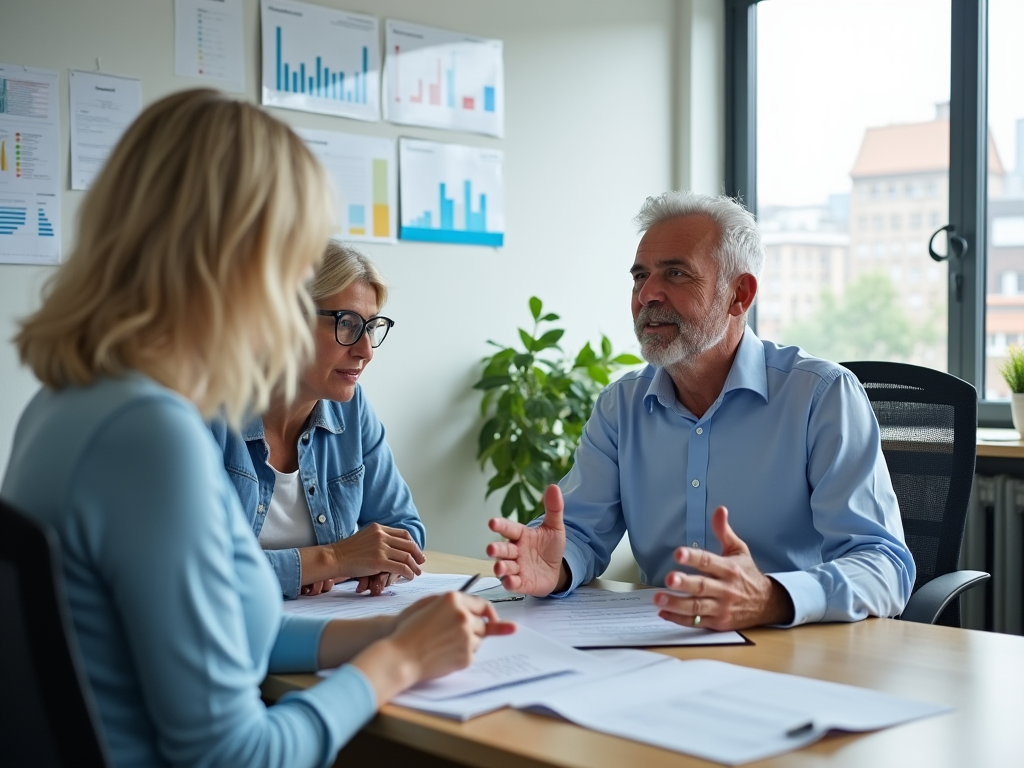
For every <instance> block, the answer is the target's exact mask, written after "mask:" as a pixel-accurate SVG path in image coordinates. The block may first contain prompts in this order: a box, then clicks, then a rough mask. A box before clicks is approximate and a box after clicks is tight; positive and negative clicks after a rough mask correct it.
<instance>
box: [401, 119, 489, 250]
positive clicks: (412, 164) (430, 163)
mask: <svg viewBox="0 0 1024 768" xmlns="http://www.w3.org/2000/svg"><path fill="white" fill-rule="evenodd" d="M398 151H399V161H400V163H401V167H402V177H401V205H402V225H401V228H400V229H399V238H400V239H402V240H420V241H425V242H432V243H458V244H460V245H490V246H501V245H504V242H505V210H504V184H503V181H502V163H503V161H504V156H503V153H502V152H501V151H500V150H496V149H483V148H480V147H466V146H462V145H459V144H438V143H436V142H432V141H420V140H417V139H400V140H399V150H398Z"/></svg>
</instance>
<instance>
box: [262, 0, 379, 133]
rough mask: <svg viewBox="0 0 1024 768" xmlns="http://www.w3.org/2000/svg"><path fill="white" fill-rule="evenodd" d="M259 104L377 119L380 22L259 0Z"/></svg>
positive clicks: (292, 1) (288, 0) (290, 1)
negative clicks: (261, 58) (260, 66)
mask: <svg viewBox="0 0 1024 768" xmlns="http://www.w3.org/2000/svg"><path fill="white" fill-rule="evenodd" d="M260 10H261V14H260V24H261V27H262V39H263V45H262V48H263V67H262V70H263V72H262V77H263V87H262V100H263V104H266V105H269V106H274V107H284V108H286V109H298V110H302V111H305V112H319V113H322V114H325V115H337V116H339V117H352V118H356V119H357V120H380V95H379V94H380V41H379V36H380V23H379V22H378V20H377V18H376V17H374V16H366V15H364V14H361V13H350V12H348V11H339V10H334V9H333V8H324V7H323V6H319V5H311V4H309V3H300V2H297V0H262V2H261V6H260Z"/></svg>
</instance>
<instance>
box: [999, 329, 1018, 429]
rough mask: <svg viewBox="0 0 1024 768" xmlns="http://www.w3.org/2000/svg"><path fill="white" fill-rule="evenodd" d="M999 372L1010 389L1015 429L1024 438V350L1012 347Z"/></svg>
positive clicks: (1011, 413)
mask: <svg viewBox="0 0 1024 768" xmlns="http://www.w3.org/2000/svg"><path fill="white" fill-rule="evenodd" d="M999 372H1000V373H1001V374H1003V379H1004V380H1005V381H1006V383H1007V385H1008V386H1009V387H1010V392H1011V393H1012V394H1011V395H1010V415H1011V416H1012V417H1013V428H1014V429H1016V430H1017V431H1018V432H1020V434H1021V436H1022V437H1024V349H1021V348H1020V347H1010V350H1009V357H1008V358H1007V359H1006V362H1005V363H1003V364H1002V365H1000V366H999Z"/></svg>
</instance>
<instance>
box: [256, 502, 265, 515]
mask: <svg viewBox="0 0 1024 768" xmlns="http://www.w3.org/2000/svg"><path fill="white" fill-rule="evenodd" d="M264 509H266V507H264V506H263V505H262V504H260V505H259V506H258V507H256V511H257V512H259V513H260V514H261V515H262V514H263V510H264Z"/></svg>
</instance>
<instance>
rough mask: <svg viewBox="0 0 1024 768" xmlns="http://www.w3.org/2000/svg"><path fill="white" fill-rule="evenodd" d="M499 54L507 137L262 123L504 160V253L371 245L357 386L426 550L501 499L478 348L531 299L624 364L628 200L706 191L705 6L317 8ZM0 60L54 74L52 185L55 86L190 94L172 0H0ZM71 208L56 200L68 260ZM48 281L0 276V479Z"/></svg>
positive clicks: (718, 35) (29, 273)
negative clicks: (21, 334) (482, 463)
mask: <svg viewBox="0 0 1024 768" xmlns="http://www.w3.org/2000/svg"><path fill="white" fill-rule="evenodd" d="M320 2H321V4H324V5H331V6H335V7H340V8H345V9H348V10H357V11H364V12H367V13H372V14H375V15H377V16H379V17H381V18H387V17H391V18H398V19H403V20H407V21H414V22H420V23H425V24H432V25H435V26H439V27H446V28H451V29H456V30H460V31H465V32H470V33H473V34H478V35H483V36H490V37H497V38H501V39H502V40H504V41H505V71H506V75H505V77H506V80H505V85H506V121H507V122H506V136H505V138H504V139H491V138H486V137H479V136H471V135H468V134H460V133H453V132H444V131H434V130H428V129H417V128H408V127H399V126H395V125H390V124H388V123H362V122H359V121H353V120H345V119H342V118H334V117H327V116H321V115H313V114H306V113H302V112H293V111H286V110H274V112H275V114H276V115H278V116H279V117H280V118H281V119H283V120H285V121H287V122H289V123H291V124H293V125H297V126H305V127H310V128H320V129H328V130H341V131H349V132H354V133H369V134H373V135H382V136H399V135H401V136H416V137H421V138H431V139H436V140H441V141H450V142H460V143H465V144H474V145H479V146H490V147H497V148H501V149H503V150H504V151H505V175H506V190H505V199H506V221H507V225H506V230H507V231H506V238H505V241H506V245H505V247H504V248H501V249H491V248H481V247H466V246H450V245H435V244H411V243H402V244H399V245H395V246H370V247H367V248H366V251H367V252H368V253H369V254H370V255H371V256H372V257H373V258H374V259H375V260H376V261H377V263H378V265H379V266H380V267H381V269H382V271H383V272H384V274H385V276H386V277H387V278H388V279H389V281H390V283H391V285H392V289H393V290H392V298H391V301H390V303H389V305H388V308H387V313H388V315H389V316H391V317H393V318H394V319H395V320H396V321H397V325H396V327H395V329H394V331H392V333H391V335H389V336H388V341H387V343H386V344H385V345H384V346H383V347H381V348H380V350H379V351H378V353H377V356H376V357H375V358H374V360H373V363H372V365H371V366H370V367H369V369H368V370H367V373H366V374H365V375H364V387H365V389H366V391H367V393H368V394H369V396H370V398H371V400H372V402H373V404H374V406H375V407H376V409H377V411H378V413H379V414H380V416H381V418H382V420H383V421H384V424H385V426H386V427H387V429H388V436H389V442H390V443H391V446H392V448H393V450H394V452H395V455H396V457H397V460H398V464H399V467H400V469H401V470H402V473H403V474H404V476H405V478H406V480H407V481H408V482H409V484H410V486H411V487H412V490H413V494H414V497H415V499H416V502H417V504H418V506H419V508H420V512H421V514H422V515H423V517H424V520H425V521H426V524H427V531H428V547H430V548H433V549H440V550H444V551H448V552H454V553H459V554H467V555H478V556H479V555H480V554H481V553H482V548H483V546H484V544H485V543H486V542H487V541H489V540H490V538H491V536H490V534H489V532H488V531H487V529H486V526H485V521H486V520H487V518H488V517H491V516H493V515H495V514H497V513H498V502H499V500H500V498H499V497H500V495H501V494H500V492H499V493H498V494H496V495H495V496H493V497H492V498H491V499H490V500H489V501H488V502H487V503H485V502H484V491H485V487H486V476H485V475H484V474H483V473H481V472H480V470H479V468H478V465H477V464H476V461H475V458H474V456H475V446H476V435H477V431H478V430H479V428H480V425H481V420H480V418H479V408H478V404H479V396H478V394H477V393H476V392H475V391H474V390H472V389H471V385H472V383H473V382H474V381H475V380H476V379H477V378H478V375H479V370H480V369H479V360H480V358H481V357H482V356H483V355H485V354H487V353H488V349H489V348H488V346H487V345H486V340H487V339H494V340H496V341H499V342H503V343H512V342H513V341H515V340H516V338H517V335H516V331H515V329H516V327H517V326H518V325H524V324H526V323H527V322H528V320H529V314H528V310H527V304H526V302H527V299H528V298H529V297H530V296H531V295H537V296H540V297H541V299H542V300H543V301H544V302H545V305H546V306H547V308H548V309H549V310H551V311H555V312H558V313H559V314H560V315H561V316H562V318H563V322H564V327H566V328H567V329H568V330H567V333H566V336H565V339H564V345H565V346H566V348H567V349H571V350H572V351H575V350H577V349H578V348H579V347H580V346H581V345H582V344H583V342H584V341H586V340H597V339H598V338H599V336H600V334H601V333H605V334H607V335H608V336H609V337H610V338H611V339H612V341H613V343H614V345H615V347H616V348H617V349H623V350H625V349H632V350H635V348H636V344H635V339H634V338H633V336H632V331H631V327H632V326H631V320H630V315H629V279H628V274H627V271H628V269H629V266H630V264H631V263H632V256H633V251H634V250H635V247H636V242H637V238H636V235H635V233H634V230H633V226H632V225H631V223H630V221H631V218H632V216H633V215H634V214H635V213H636V210H637V209H638V207H639V205H640V203H641V202H642V201H643V199H644V197H646V196H647V195H649V194H655V193H658V192H660V191H663V190H665V189H667V188H669V187H672V186H675V185H679V184H687V185H692V186H693V187H694V188H696V189H701V190H702V191H711V192H714V191H717V190H718V189H719V188H720V187H721V183H722V182H721V179H722V139H721V137H722V135H723V132H722V125H723V122H724V121H723V118H722V95H721V91H722V89H721V82H722V75H721V72H722V56H721V49H722V42H721V41H722V38H723V22H722V10H721V0H644V1H643V2H635V0H557V2H556V1H554V0H517V1H516V2H497V1H496V0H320ZM3 5H4V9H3V17H4V18H3V24H2V25H0V61H2V62H3V63H6V64H25V65H29V66H36V67H46V68H49V69H56V70H58V71H59V72H60V89H61V90H60V93H61V95H60V106H61V110H62V115H61V118H62V126H63V142H64V145H63V159H62V162H63V175H64V178H65V187H67V186H68V184H67V180H68V177H69V172H68V156H69V149H68V146H67V142H68V116H67V106H68V101H67V99H68V97H67V84H68V69H69V68H75V69H94V68H95V65H96V62H97V58H99V60H100V62H101V64H102V69H103V71H105V72H109V73H111V74H119V75H127V76H134V77H140V78H141V79H142V93H143V100H144V103H149V102H152V101H154V100H155V99H157V98H159V97H160V96H162V95H164V94H166V93H168V92H170V91H174V90H178V89H181V88H185V87H189V86H191V85H194V84H197V83H196V82H195V81H191V80H188V79H185V78H179V77H176V76H175V75H174V59H173V45H174V40H173V2H172V0H76V1H75V2H67V0H4V4H3ZM258 17H259V9H258V2H257V0H245V40H246V46H247V69H246V77H247V81H248V82H247V90H246V93H245V94H244V96H245V97H246V98H249V99H251V100H253V101H257V100H258V98H257V84H258V75H259V72H258V67H259V56H258V47H259V18H258ZM82 197H83V193H80V192H72V191H70V190H69V189H65V192H64V196H63V206H64V209H63V216H62V218H63V226H64V241H63V245H64V252H65V254H67V253H68V252H69V251H70V248H71V246H72V244H73V241H74V221H75V214H76V211H77V209H78V206H79V205H80V203H81V199H82ZM51 272H52V268H33V267H25V266H5V265H0V337H2V339H3V341H2V342H0V467H3V466H5V465H6V463H7V458H8V455H9V451H10V441H11V438H12V435H13V431H14V426H15V424H16V422H17V418H18V415H19V413H20V412H21V409H22V408H23V407H24V404H25V403H26V401H27V400H28V398H29V397H30V396H31V394H32V392H33V391H34V390H35V388H36V386H37V385H36V383H35V380H34V379H33V377H32V376H31V375H30V374H29V373H28V372H27V371H26V370H25V369H23V368H21V367H20V366H19V364H18V362H17V358H16V355H15V353H14V349H13V346H12V345H11V344H10V343H9V341H7V340H8V339H10V337H11V336H12V335H13V333H14V332H15V327H16V326H15V323H16V319H17V318H18V317H20V316H22V315H24V314H25V313H27V312H29V311H31V310H32V309H33V308H34V307H36V306H37V305H38V301H39V298H38V297H39V289H40V286H41V284H42V282H43V280H44V279H45V278H46V276H47V275H49V274H50V273H51Z"/></svg>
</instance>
